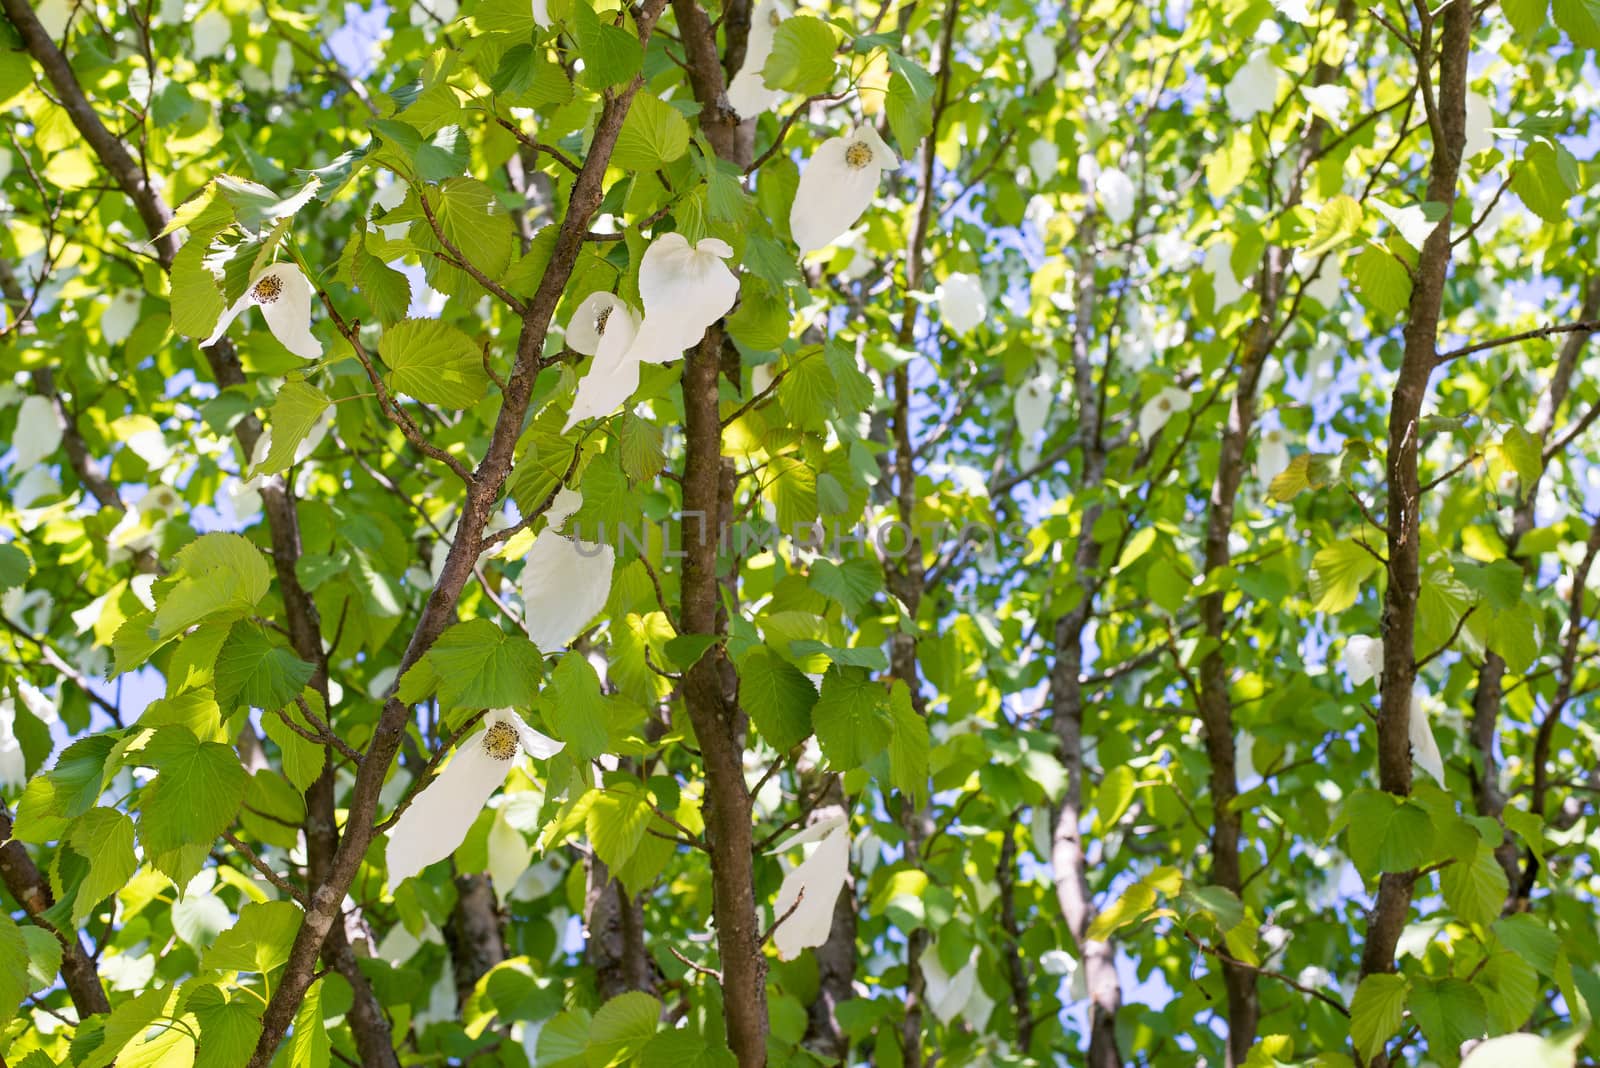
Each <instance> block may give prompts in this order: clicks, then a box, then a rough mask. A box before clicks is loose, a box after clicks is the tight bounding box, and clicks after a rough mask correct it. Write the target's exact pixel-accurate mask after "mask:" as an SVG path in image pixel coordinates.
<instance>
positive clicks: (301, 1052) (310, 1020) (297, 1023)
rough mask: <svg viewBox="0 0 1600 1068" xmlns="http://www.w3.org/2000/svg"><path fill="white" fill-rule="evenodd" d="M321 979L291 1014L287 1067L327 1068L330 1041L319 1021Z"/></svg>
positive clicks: (313, 984)
mask: <svg viewBox="0 0 1600 1068" xmlns="http://www.w3.org/2000/svg"><path fill="white" fill-rule="evenodd" d="M322 992H323V986H322V980H320V979H319V980H317V981H316V982H315V983H312V984H311V989H310V990H308V991H306V994H305V997H304V998H302V999H301V1001H300V1007H299V1008H298V1009H297V1010H296V1011H295V1014H294V1033H293V1034H291V1035H290V1036H289V1068H329V1064H330V1063H331V1052H332V1050H333V1040H332V1039H331V1038H330V1037H329V1036H328V1025H327V1023H326V1022H324V1020H323V1019H322Z"/></svg>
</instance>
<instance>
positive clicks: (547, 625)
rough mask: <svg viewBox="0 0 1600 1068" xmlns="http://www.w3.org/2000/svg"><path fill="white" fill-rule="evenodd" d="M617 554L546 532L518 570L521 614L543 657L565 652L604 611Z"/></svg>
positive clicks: (603, 548) (541, 532)
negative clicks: (520, 577)
mask: <svg viewBox="0 0 1600 1068" xmlns="http://www.w3.org/2000/svg"><path fill="white" fill-rule="evenodd" d="M616 559H617V557H616V553H615V552H614V551H613V550H612V548H611V546H609V545H592V544H587V543H582V544H580V543H579V542H576V541H574V540H573V539H571V538H564V537H562V536H561V535H560V534H557V533H556V532H555V531H554V530H550V529H548V528H546V529H545V530H542V531H540V532H539V536H538V537H537V538H534V539H533V548H531V549H529V550H528V556H527V559H526V560H525V562H524V563H523V565H522V606H523V607H522V612H523V616H522V619H523V623H524V625H525V626H526V627H527V629H528V638H529V640H530V641H532V642H533V644H534V645H536V646H538V647H539V651H540V652H541V653H552V652H555V651H556V650H557V649H563V648H565V647H566V645H567V643H569V642H571V641H572V639H573V638H576V637H577V636H578V633H579V631H581V630H583V628H584V627H585V626H586V625H587V624H588V622H589V621H590V620H591V619H593V618H594V617H595V616H596V615H598V614H599V612H600V609H602V608H604V607H605V603H606V598H607V597H608V596H610V594H611V572H612V569H613V568H614V567H615V565H616Z"/></svg>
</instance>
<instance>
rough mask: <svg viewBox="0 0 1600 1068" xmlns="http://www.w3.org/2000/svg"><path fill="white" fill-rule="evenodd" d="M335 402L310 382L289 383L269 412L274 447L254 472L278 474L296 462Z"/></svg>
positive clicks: (285, 384)
mask: <svg viewBox="0 0 1600 1068" xmlns="http://www.w3.org/2000/svg"><path fill="white" fill-rule="evenodd" d="M332 403H333V402H332V401H331V400H330V399H329V398H328V395H327V394H326V393H323V392H322V390H320V389H318V388H317V387H316V386H313V385H312V384H311V383H309V382H285V383H284V385H283V388H282V389H280V390H279V391H278V398H277V400H275V401H273V402H272V409H271V410H270V411H269V412H268V413H267V425H268V426H269V427H270V428H271V430H272V447H271V448H270V449H268V450H267V458H266V459H265V460H263V461H262V462H261V463H260V464H259V465H258V466H257V467H256V469H255V472H254V473H255V474H263V475H272V474H276V473H278V472H279V471H282V470H283V469H284V468H286V467H288V466H289V465H290V464H291V463H293V462H294V454H295V450H296V449H298V448H299V447H300V443H301V442H302V441H304V440H305V439H306V435H307V434H309V433H311V428H312V427H314V426H316V425H317V420H318V419H320V418H322V413H323V412H325V411H327V410H328V406H329V405H330V404H332Z"/></svg>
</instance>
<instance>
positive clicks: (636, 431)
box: [556, 412, 667, 482]
mask: <svg viewBox="0 0 1600 1068" xmlns="http://www.w3.org/2000/svg"><path fill="white" fill-rule="evenodd" d="M617 438H618V443H619V445H620V446H621V449H622V471H623V474H625V475H627V476H628V480H629V481H630V482H648V481H650V480H651V479H653V478H655V477H656V475H658V474H660V473H661V469H662V468H663V467H665V466H666V462H667V458H666V453H665V452H664V451H663V449H662V433H661V427H660V426H658V425H656V423H654V422H652V421H651V420H649V419H640V418H639V417H638V416H636V415H634V414H633V413H632V412H626V413H624V415H623V417H622V429H621V431H620V432H619V433H618V435H617ZM556 477H557V478H559V477H560V474H559V472H558V473H557V476H556Z"/></svg>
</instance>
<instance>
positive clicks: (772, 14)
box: [767, 8, 783, 27]
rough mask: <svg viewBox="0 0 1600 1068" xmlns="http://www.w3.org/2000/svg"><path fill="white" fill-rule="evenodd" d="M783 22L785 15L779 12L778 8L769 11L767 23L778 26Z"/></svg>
mask: <svg viewBox="0 0 1600 1068" xmlns="http://www.w3.org/2000/svg"><path fill="white" fill-rule="evenodd" d="M782 24H783V16H782V15H780V14H778V11H777V9H776V8H774V9H773V10H771V11H768V12H767V25H769V26H773V27H777V26H780V25H782Z"/></svg>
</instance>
